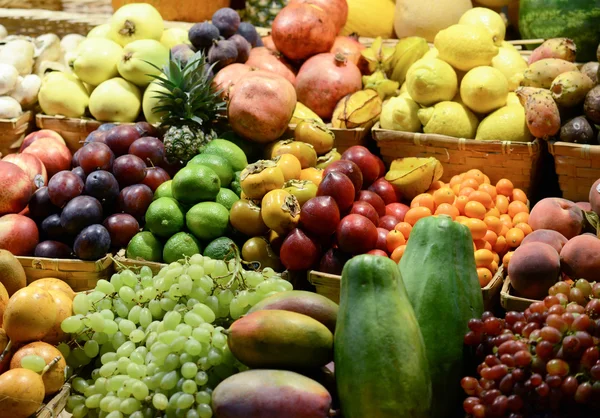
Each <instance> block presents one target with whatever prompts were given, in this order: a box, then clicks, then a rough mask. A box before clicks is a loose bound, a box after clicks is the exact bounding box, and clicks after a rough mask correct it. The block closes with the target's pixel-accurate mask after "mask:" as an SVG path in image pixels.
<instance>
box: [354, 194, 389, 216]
mask: <svg viewBox="0 0 600 418" xmlns="http://www.w3.org/2000/svg"><path fill="white" fill-rule="evenodd" d="M356 200H360V201H363V202H367V203H369V204H370V205H371V206H373V208H375V210H376V211H377V214H378V215H379V216H380V217H381V216H385V215H386V213H385V202H384V201H383V199H382V198H381V196H379V195H378V194H377V193H375V192H371V191H369V190H361V191H360V193H359V194H358V199H356Z"/></svg>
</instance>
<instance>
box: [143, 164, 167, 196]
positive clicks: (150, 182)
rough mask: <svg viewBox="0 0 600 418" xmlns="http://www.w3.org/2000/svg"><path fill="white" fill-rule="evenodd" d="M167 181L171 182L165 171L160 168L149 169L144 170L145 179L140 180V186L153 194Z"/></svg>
mask: <svg viewBox="0 0 600 418" xmlns="http://www.w3.org/2000/svg"><path fill="white" fill-rule="evenodd" d="M169 180H171V176H170V175H169V173H167V172H166V171H165V169H163V168H161V167H150V168H148V169H147V170H146V177H144V179H143V180H142V184H145V185H146V186H148V187H150V189H151V190H152V191H153V192H154V191H155V190H156V189H157V188H158V186H160V185H161V184H163V183H164V182H165V181H169Z"/></svg>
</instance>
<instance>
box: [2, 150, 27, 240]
mask: <svg viewBox="0 0 600 418" xmlns="http://www.w3.org/2000/svg"><path fill="white" fill-rule="evenodd" d="M0 173H2V174H1V175H0V215H4V214H6V213H19V212H21V211H22V210H23V209H25V207H26V206H27V203H29V199H31V195H32V193H33V186H32V185H31V180H30V179H29V176H28V175H27V173H26V172H25V171H23V170H22V169H21V167H19V166H18V165H16V164H13V163H10V162H8V161H0ZM0 248H1V247H0Z"/></svg>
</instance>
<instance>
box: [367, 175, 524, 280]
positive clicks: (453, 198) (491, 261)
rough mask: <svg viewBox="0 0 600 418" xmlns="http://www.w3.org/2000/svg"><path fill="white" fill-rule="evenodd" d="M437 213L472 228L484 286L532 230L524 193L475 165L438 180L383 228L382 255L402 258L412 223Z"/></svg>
mask: <svg viewBox="0 0 600 418" xmlns="http://www.w3.org/2000/svg"><path fill="white" fill-rule="evenodd" d="M433 215H448V216H450V217H451V218H452V219H454V220H455V221H457V222H460V223H462V224H464V225H466V226H467V227H468V228H469V230H470V231H471V235H472V236H473V250H474V251H475V262H476V265H477V275H478V277H479V283H480V284H481V287H485V286H487V285H488V284H489V283H490V281H491V280H492V278H493V276H494V274H496V272H497V271H498V266H499V265H500V264H501V260H502V259H503V258H504V259H506V258H509V257H510V255H511V254H512V251H513V250H514V249H516V248H517V247H519V245H521V243H522V242H523V240H524V239H525V237H526V236H527V235H529V234H530V233H531V232H532V231H533V230H532V227H531V226H530V225H529V206H528V199H527V195H526V194H525V192H524V191H523V190H521V189H519V188H515V187H514V185H513V183H512V182H511V181H510V180H508V179H501V180H499V181H498V182H497V183H496V185H493V184H491V182H490V179H489V177H488V176H486V175H485V174H484V173H483V172H481V171H480V170H476V169H474V170H469V171H467V172H465V173H462V174H459V175H456V176H454V177H452V178H451V179H450V182H449V183H447V184H446V183H444V182H442V181H436V182H434V183H433V184H432V186H431V188H430V189H429V190H428V191H427V192H426V193H423V194H420V195H418V196H416V197H415V198H414V199H413V200H412V201H411V204H410V208H408V209H407V211H406V212H405V213H404V215H403V217H402V219H400V221H401V222H399V223H398V224H396V225H395V226H394V228H393V229H392V230H390V231H389V232H387V231H386V230H385V229H383V228H379V229H380V237H379V238H380V240H379V242H378V249H379V250H380V251H381V254H380V255H384V254H383V253H385V255H388V254H389V257H390V258H391V259H392V260H394V261H396V262H399V261H400V259H401V258H402V255H403V254H404V250H405V248H406V243H407V241H408V240H409V238H410V231H411V230H412V227H413V226H414V225H415V223H416V222H417V221H418V220H419V219H421V218H424V217H427V216H433ZM384 231H385V232H384Z"/></svg>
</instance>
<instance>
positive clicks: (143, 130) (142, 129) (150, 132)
mask: <svg viewBox="0 0 600 418" xmlns="http://www.w3.org/2000/svg"><path fill="white" fill-rule="evenodd" d="M135 129H137V131H138V132H139V133H140V136H141V137H144V136H157V135H158V129H157V128H156V127H154V126H152V125H151V124H149V123H148V122H145V121H142V122H137V123H136V124H135Z"/></svg>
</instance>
